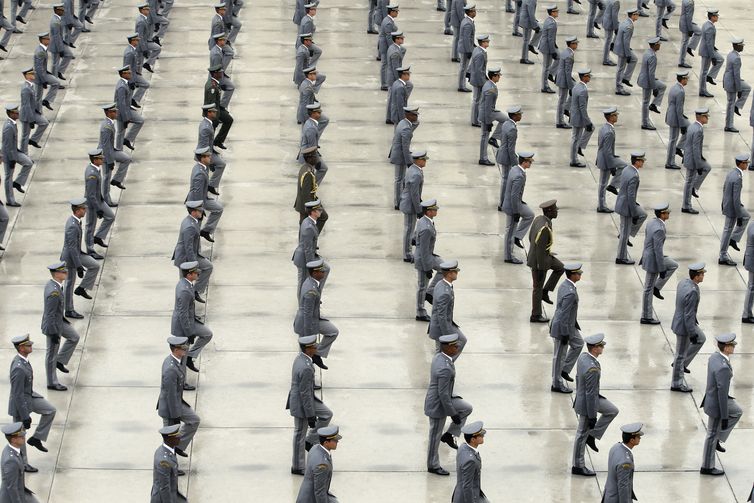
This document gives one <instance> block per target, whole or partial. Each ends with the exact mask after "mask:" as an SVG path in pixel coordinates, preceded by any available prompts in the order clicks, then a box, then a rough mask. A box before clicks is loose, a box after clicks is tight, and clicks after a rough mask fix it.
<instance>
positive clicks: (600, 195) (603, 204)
mask: <svg viewBox="0 0 754 503" xmlns="http://www.w3.org/2000/svg"><path fill="white" fill-rule="evenodd" d="M623 168H625V166H621V167H619V168H617V169H616V170H615V174H614V175H613V178H612V179H610V170H609V169H601V170H600V181H599V184H598V186H597V208H598V209H601V210H604V209H609V208H608V207H607V201H606V199H605V198H606V195H605V192H606V190H607V186H608V185H612V186H613V187H615V185H614V184H616V183H618V180H620V176H621V173H623Z"/></svg>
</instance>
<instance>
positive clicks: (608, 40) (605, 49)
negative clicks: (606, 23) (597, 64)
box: [602, 30, 615, 65]
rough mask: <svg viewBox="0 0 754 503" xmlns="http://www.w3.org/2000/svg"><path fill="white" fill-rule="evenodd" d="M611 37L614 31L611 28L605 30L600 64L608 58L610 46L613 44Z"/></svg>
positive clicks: (608, 59) (613, 35)
mask: <svg viewBox="0 0 754 503" xmlns="http://www.w3.org/2000/svg"><path fill="white" fill-rule="evenodd" d="M613 38H615V32H614V31H613V30H605V45H604V46H603V47H602V64H603V65H604V64H607V63H608V62H609V61H612V60H611V59H610V46H611V45H613Z"/></svg>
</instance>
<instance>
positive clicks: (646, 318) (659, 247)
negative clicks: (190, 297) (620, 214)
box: [639, 203, 678, 325]
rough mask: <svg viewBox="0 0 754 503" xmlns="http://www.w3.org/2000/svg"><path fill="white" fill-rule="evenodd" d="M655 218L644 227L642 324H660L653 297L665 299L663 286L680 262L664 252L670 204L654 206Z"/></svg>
mask: <svg viewBox="0 0 754 503" xmlns="http://www.w3.org/2000/svg"><path fill="white" fill-rule="evenodd" d="M654 212H655V217H656V218H655V219H654V220H652V221H651V222H649V223H648V224H647V226H646V227H645V228H644V232H645V234H644V251H643V253H642V255H641V260H640V261H639V262H640V263H641V267H642V268H643V269H644V270H645V271H646V272H647V274H646V276H645V277H644V293H643V296H642V299H643V300H642V307H641V324H642V325H659V324H660V321H659V320H658V319H656V318H655V317H654V315H653V314H652V297H653V296H654V297H657V298H658V299H660V300H664V299H665V297H663V296H662V293H660V292H661V291H662V288H663V287H664V286H665V285H666V284H667V282H668V280H670V277H671V276H672V275H673V273H675V271H676V269H678V262H676V261H675V260H673V259H672V258H670V257H668V256H666V255H665V253H664V251H665V250H664V247H665V232H666V231H665V221H666V220H667V219H669V218H670V205H669V204H668V203H660V204H657V205H655V207H654Z"/></svg>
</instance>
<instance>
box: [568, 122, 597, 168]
mask: <svg viewBox="0 0 754 503" xmlns="http://www.w3.org/2000/svg"><path fill="white" fill-rule="evenodd" d="M592 133H594V128H592V130H591V131H587V129H586V128H585V127H574V128H573V129H572V130H571V162H572V163H576V162H579V157H578V153H579V149H581V150H584V149H585V148H586V146H587V145H588V144H589V140H591V139H592Z"/></svg>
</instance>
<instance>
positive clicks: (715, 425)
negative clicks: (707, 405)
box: [702, 397, 744, 468]
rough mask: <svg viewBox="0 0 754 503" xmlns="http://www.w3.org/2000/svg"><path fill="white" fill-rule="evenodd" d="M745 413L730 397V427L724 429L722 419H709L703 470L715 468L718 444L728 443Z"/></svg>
mask: <svg viewBox="0 0 754 503" xmlns="http://www.w3.org/2000/svg"><path fill="white" fill-rule="evenodd" d="M743 413H744V411H743V410H741V407H739V406H738V404H737V403H736V401H735V400H734V399H733V398H730V397H728V427H727V428H725V429H724V430H723V429H722V419H720V418H719V417H709V418H708V419H707V436H706V437H705V438H704V451H703V455H702V468H714V467H715V448H716V447H717V442H718V441H719V442H727V441H728V437H730V433H731V432H732V431H733V428H735V427H736V424H738V420H739V419H741V416H742V415H743Z"/></svg>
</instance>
